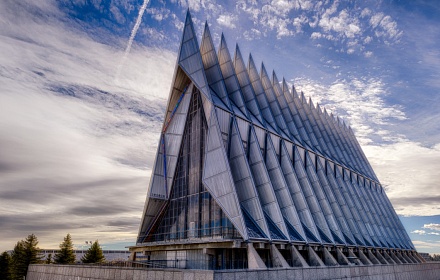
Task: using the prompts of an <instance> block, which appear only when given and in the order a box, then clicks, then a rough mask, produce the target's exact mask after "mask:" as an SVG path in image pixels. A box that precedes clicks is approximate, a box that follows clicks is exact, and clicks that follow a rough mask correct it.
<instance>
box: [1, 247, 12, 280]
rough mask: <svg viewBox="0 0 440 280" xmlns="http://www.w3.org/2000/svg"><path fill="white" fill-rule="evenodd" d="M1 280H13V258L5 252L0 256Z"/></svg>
mask: <svg viewBox="0 0 440 280" xmlns="http://www.w3.org/2000/svg"><path fill="white" fill-rule="evenodd" d="M0 279H4V280H10V279H11V256H9V254H8V252H3V254H1V255H0Z"/></svg>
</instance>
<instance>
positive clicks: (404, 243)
mask: <svg viewBox="0 0 440 280" xmlns="http://www.w3.org/2000/svg"><path fill="white" fill-rule="evenodd" d="M371 196H372V197H373V198H374V199H375V200H376V201H377V202H378V203H379V204H380V208H381V210H382V211H383V215H384V217H385V218H386V220H387V222H388V225H389V226H390V228H391V230H392V231H393V233H394V236H395V238H396V240H397V241H398V243H399V244H400V246H401V248H402V249H403V248H414V246H413V245H412V242H411V240H410V239H409V237H407V233H406V231H405V230H404V228H403V227H402V225H401V222H400V220H399V219H395V217H394V215H393V210H392V208H390V206H389V205H387V203H386V201H385V199H384V197H385V196H386V195H385V193H381V192H376V191H372V194H371ZM408 241H409V242H408Z"/></svg>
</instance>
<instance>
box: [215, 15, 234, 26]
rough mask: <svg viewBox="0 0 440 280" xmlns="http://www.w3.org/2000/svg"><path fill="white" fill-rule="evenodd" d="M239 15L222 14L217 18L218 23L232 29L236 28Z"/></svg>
mask: <svg viewBox="0 0 440 280" xmlns="http://www.w3.org/2000/svg"><path fill="white" fill-rule="evenodd" d="M236 21H237V17H236V16H235V15H232V14H222V15H220V16H219V17H218V18H217V23H218V24H219V25H221V26H224V27H228V28H231V29H234V28H235V22H236Z"/></svg>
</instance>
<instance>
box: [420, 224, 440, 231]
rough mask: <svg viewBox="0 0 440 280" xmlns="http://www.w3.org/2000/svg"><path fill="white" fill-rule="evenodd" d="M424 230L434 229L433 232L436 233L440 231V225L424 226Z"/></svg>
mask: <svg viewBox="0 0 440 280" xmlns="http://www.w3.org/2000/svg"><path fill="white" fill-rule="evenodd" d="M423 228H428V229H432V230H436V231H440V224H433V223H430V224H424V225H423Z"/></svg>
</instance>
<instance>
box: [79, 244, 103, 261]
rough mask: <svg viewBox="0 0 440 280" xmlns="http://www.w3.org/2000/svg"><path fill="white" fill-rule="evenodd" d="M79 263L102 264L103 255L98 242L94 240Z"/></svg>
mask: <svg viewBox="0 0 440 280" xmlns="http://www.w3.org/2000/svg"><path fill="white" fill-rule="evenodd" d="M81 261H82V262H83V263H102V262H104V261H105V257H104V254H103V253H102V249H101V246H99V243H98V240H96V241H95V242H94V243H93V244H92V246H91V247H90V248H89V249H88V250H87V252H86V253H85V255H84V256H83V257H82V258H81Z"/></svg>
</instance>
